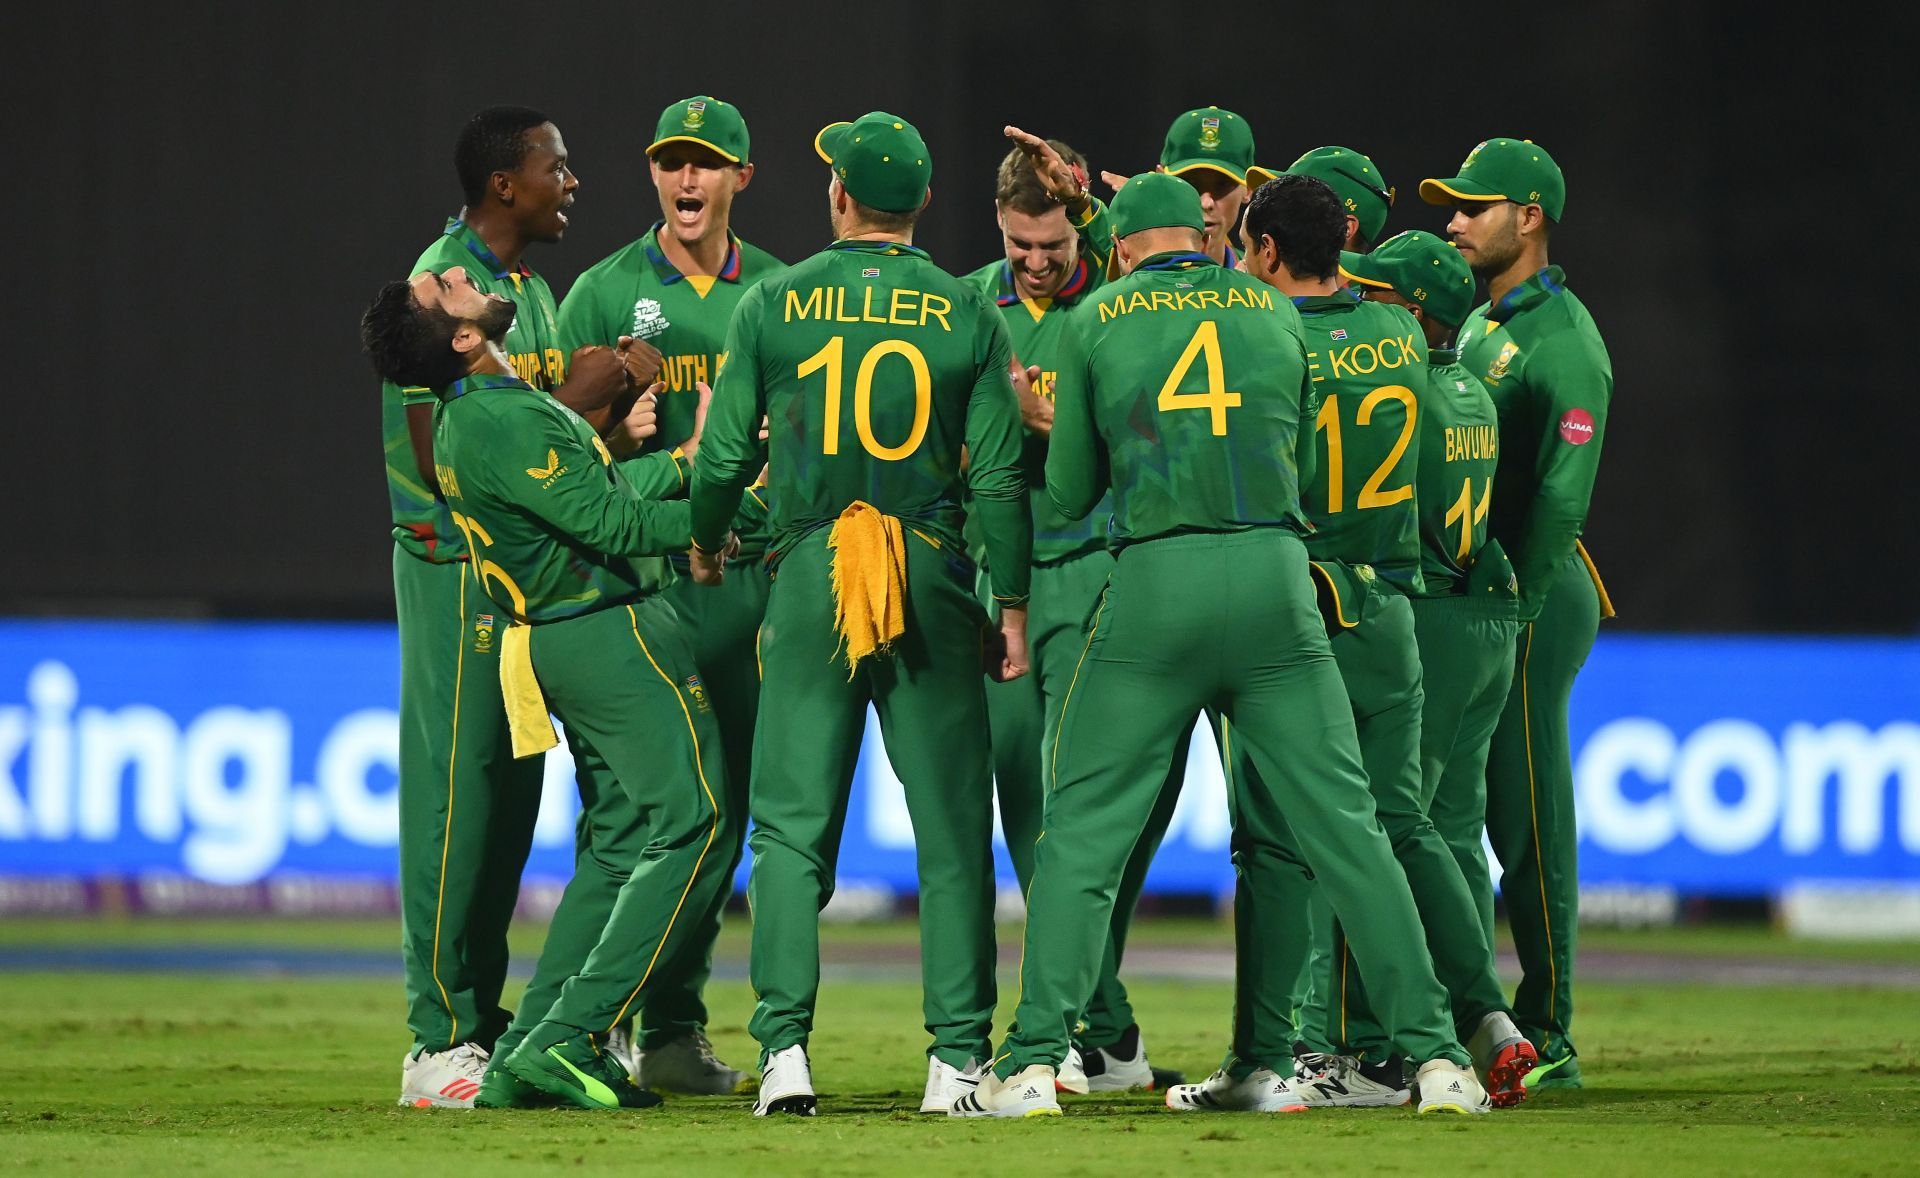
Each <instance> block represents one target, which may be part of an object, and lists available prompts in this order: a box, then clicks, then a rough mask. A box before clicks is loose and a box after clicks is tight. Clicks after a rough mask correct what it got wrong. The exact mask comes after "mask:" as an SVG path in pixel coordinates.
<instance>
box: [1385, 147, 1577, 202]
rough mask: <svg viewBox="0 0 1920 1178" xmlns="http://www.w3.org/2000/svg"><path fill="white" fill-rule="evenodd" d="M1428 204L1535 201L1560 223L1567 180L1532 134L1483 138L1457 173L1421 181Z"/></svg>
mask: <svg viewBox="0 0 1920 1178" xmlns="http://www.w3.org/2000/svg"><path fill="white" fill-rule="evenodd" d="M1420 199H1421V200H1424V201H1426V202H1427V203H1428V204H1430V205H1450V204H1458V203H1460V202H1463V201H1466V202H1478V201H1493V200H1510V201H1513V202H1514V203H1516V204H1523V205H1539V206H1540V207H1541V209H1542V210H1544V211H1545V212H1546V214H1547V216H1549V217H1551V218H1553V219H1554V221H1556V222H1558V221H1559V220H1560V214H1561V212H1563V211H1564V210H1565V209H1566V206H1567V179H1566V177H1565V176H1563V175H1561V174H1560V165H1559V164H1556V163H1554V162H1553V157H1552V156H1550V155H1548V154H1547V149H1546V148H1544V147H1541V146H1540V145H1539V144H1537V143H1535V142H1533V141H1532V140H1531V139H1506V138H1499V139H1487V140H1483V141H1482V142H1481V143H1480V144H1479V146H1477V147H1475V148H1474V149H1473V150H1472V151H1470V152H1468V153H1467V158H1466V161H1465V162H1464V163H1462V164H1461V165H1460V174H1459V175H1458V176H1450V177H1448V178H1447V179H1445V180H1431V179H1429V180H1422V181H1420Z"/></svg>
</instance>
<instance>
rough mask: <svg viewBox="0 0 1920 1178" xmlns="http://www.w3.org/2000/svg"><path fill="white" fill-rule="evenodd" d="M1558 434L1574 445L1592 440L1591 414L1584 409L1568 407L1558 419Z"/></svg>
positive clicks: (1580, 444)
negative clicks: (1564, 413)
mask: <svg viewBox="0 0 1920 1178" xmlns="http://www.w3.org/2000/svg"><path fill="white" fill-rule="evenodd" d="M1560 436H1561V437H1563V438H1565V439H1566V440H1567V441H1569V442H1571V443H1572V444H1573V445H1576V446H1584V445H1586V444H1587V443H1588V442H1591V441H1593V414H1591V413H1588V412H1587V411H1586V410H1585V409H1569V410H1567V412H1566V415H1565V416H1563V417H1562V418H1561V419H1560Z"/></svg>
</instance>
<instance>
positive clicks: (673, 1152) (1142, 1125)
mask: <svg viewBox="0 0 1920 1178" xmlns="http://www.w3.org/2000/svg"><path fill="white" fill-rule="evenodd" d="M743 924H744V922H741V921H736V922H734V925H733V927H732V928H731V929H730V930H729V933H728V935H727V937H726V939H725V943H724V944H723V946H722V952H721V958H722V960H721V966H722V969H721V973H722V974H723V975H724V977H723V980H720V981H717V982H716V983H715V985H714V987H713V993H712V995H711V998H712V1000H713V1006H714V1026H713V1038H714V1040H715V1044H716V1046H717V1047H718V1049H719V1052H720V1055H721V1056H722V1058H725V1059H728V1060H731V1061H733V1062H734V1063H735V1064H736V1065H744V1064H747V1063H749V1062H751V1060H752V1059H753V1056H754V1049H753V1047H752V1045H751V1043H750V1041H749V1039H748V1037H747V1034H746V1030H745V1024H746V1019H747V1015H748V1013H749V1004H750V1001H751V998H750V995H749V994H748V992H747V987H746V986H745V984H744V983H743V982H741V981H739V980H738V978H739V967H740V964H741V962H742V959H743V956H744V954H743V950H744V939H743V936H742V934H741V931H740V930H741V927H742V926H743ZM523 935H525V936H526V937H527V938H528V941H529V942H530V943H531V942H534V941H537V930H527V932H526V933H525V934H523ZM912 935H913V933H912V928H911V926H900V925H888V926H878V927H875V926H859V927H843V928H830V929H829V930H828V934H827V956H828V958H829V961H830V962H834V963H838V964H835V965H831V966H830V967H829V970H828V975H827V977H828V980H827V984H826V986H825V987H824V988H823V992H822V1005H821V1009H820V1012H819V1025H818V1031H817V1033H816V1036H815V1040H814V1047H813V1057H814V1075H815V1082H816V1083H817V1084H818V1085H819V1086H820V1089H821V1096H822V1099H821V1115H820V1116H819V1117H817V1118H815V1119H813V1120H811V1121H801V1120H777V1121H771V1122H770V1121H766V1120H756V1119H755V1118H753V1117H752V1116H751V1115H749V1106H748V1103H747V1102H746V1101H744V1100H740V1099H737V1098H735V1099H721V1098H688V1097H670V1098H669V1103H668V1104H667V1105H666V1106H665V1107H664V1108H661V1109H656V1110H651V1111H647V1112H641V1113H632V1114H616V1113H587V1112H562V1111H537V1112H500V1113H466V1112H457V1111H444V1110H436V1111H420V1110H410V1109H401V1108H398V1107H396V1106H395V1104H394V1103H393V1101H394V1096H395V1095H396V1090H397V1079H398V1067H397V1064H398V1062H399V1059H400V1056H401V1055H402V1053H403V1052H404V1051H405V1049H406V1047H407V1037H406V1032H405V1030H404V1028H403V1027H402V1026H401V1023H400V1018H401V1005H402V1003H401V995H400V989H399V983H398V980H397V978H388V977H354V976H347V977H325V978H321V977H298V976H236V975H234V974H232V973H226V974H215V973H196V972H33V971H24V972H12V973H6V974H0V986H4V994H5V999H6V1000H5V1002H4V1004H3V1005H0V1044H4V1046H0V1141H4V1146H3V1147H0V1168H14V1167H19V1168H22V1169H32V1170H36V1171H39V1172H44V1173H52V1174H66V1173H105V1172H109V1171H114V1172H129V1171H130V1172H132V1173H134V1174H135V1175H138V1176H140V1178H145V1176H146V1175H149V1174H171V1173H183V1172H192V1173H194V1174H195V1175H204V1176H207V1178H212V1176H217V1175H226V1174H245V1175H248V1176H249V1178H260V1176H261V1175H265V1174H272V1175H276V1176H278V1175H285V1174H363V1173H364V1174H392V1173H408V1172H414V1173H420V1174H441V1173H447V1172H450V1171H454V1172H459V1173H462V1174H465V1175H481V1174H493V1173H510V1174H514V1175H528V1174H542V1173H567V1174H580V1173H590V1172H601V1171H605V1172H614V1171H616V1170H620V1171H633V1170H635V1169H661V1170H665V1171H667V1172H670V1173H683V1174H705V1173H727V1174H739V1173H742V1172H743V1171H746V1172H754V1173H764V1174H777V1175H779V1176H780V1178H786V1176H788V1175H799V1174H883V1175H889V1176H891V1175H897V1174H899V1173H901V1172H902V1171H903V1170H906V1169H908V1168H911V1167H920V1168H924V1169H927V1170H935V1169H937V1170H939V1171H941V1172H955V1171H965V1172H970V1173H988V1172H996V1171H1005V1170H1011V1169H1013V1168H1015V1167H1018V1168H1019V1169H1021V1170H1033V1171H1034V1172H1036V1173H1039V1174H1044V1175H1047V1176H1049V1178H1051V1176H1053V1175H1068V1174H1082V1173H1084V1174H1100V1175H1112V1174H1155V1173H1159V1174H1164V1173H1170V1172H1173V1171H1176V1170H1180V1169H1192V1168H1195V1167H1200V1166H1205V1167H1208V1168H1215V1167H1240V1168H1244V1169H1245V1170H1246V1171H1247V1172H1252V1171H1253V1170H1255V1169H1256V1168H1258V1169H1262V1170H1264V1169H1271V1168H1276V1167H1285V1168H1288V1169H1294V1168H1299V1167H1304V1166H1309V1165H1315V1166H1327V1165H1335V1166H1339V1165H1353V1166H1358V1167H1362V1168H1364V1169H1365V1170H1367V1171H1368V1172H1371V1173H1380V1172H1395V1171H1408V1172H1413V1171H1416V1170H1417V1171H1418V1172H1422V1173H1456V1172H1457V1173H1468V1172H1472V1173H1477V1174H1485V1173H1487V1172H1489V1171H1490V1170H1491V1171H1495V1172H1498V1171H1501V1170H1509V1169H1512V1170H1519V1171H1523V1172H1538V1171H1543V1170H1562V1169H1565V1170H1572V1171H1574V1172H1579V1173H1592V1174H1640V1173H1645V1174H1654V1173H1660V1174H1674V1173H1684V1174H1690V1175H1691V1174H1723V1173H1724V1174H1736V1173H1756V1172H1763V1171H1769V1172H1779V1171H1784V1172H1796V1173H1809V1174H1818V1175H1820V1178H1827V1176H1830V1175H1846V1174H1891V1173H1914V1172H1916V1169H1920V990H1915V989H1912V988H1864V987H1852V988H1834V987H1827V986H1813V985H1809V986H1793V987H1779V986H1769V987H1755V986H1722V985H1708V984H1701V983H1697V982H1695V983H1683V984H1647V983H1618V982H1591V983H1588V984H1585V985H1583V987H1582V991H1581V1000H1582V1006H1581V1013H1580V1023H1579V1031H1580V1043H1581V1049H1582V1057H1581V1058H1582V1063H1583V1065H1584V1067H1585V1071H1586V1074H1587V1080H1588V1087H1587V1088H1586V1089H1584V1090H1582V1091H1578V1092H1547V1093H1542V1094H1540V1095H1538V1096H1536V1097H1534V1098H1533V1099H1532V1100H1530V1101H1529V1102H1528V1103H1527V1105H1525V1106H1524V1107H1523V1108H1521V1109H1519V1110H1516V1111H1513V1112H1508V1113H1499V1114H1495V1115H1493V1116H1490V1117H1487V1118H1474V1119H1472V1120H1464V1119H1453V1118H1448V1119H1444V1120H1441V1119H1436V1118H1426V1119H1422V1118H1417V1117H1415V1116H1413V1115H1412V1114H1411V1113H1410V1111H1408V1110H1405V1109H1387V1110H1350V1111H1326V1112H1315V1113H1307V1114H1300V1115H1295V1116H1286V1117H1257V1116H1250V1115H1236V1114H1185V1115H1182V1114H1175V1113H1171V1112H1168V1111H1167V1110H1166V1109H1165V1108H1163V1107H1161V1105H1160V1102H1159V1097H1158V1096H1157V1095H1155V1094H1140V1095H1137V1096H1128V1097H1124V1098H1115V1099H1104V1098H1092V1097H1078V1098H1068V1099H1067V1113H1068V1115H1067V1116H1066V1117H1064V1118H1061V1119H1059V1120H1045V1121H1035V1122H1012V1123H981V1122H975V1121H959V1122H949V1121H947V1120H945V1119H943V1118H923V1117H921V1116H920V1115H919V1114H918V1113H917V1112H915V1111H914V1109H915V1108H916V1107H917V1105H918V1101H919V1090H920V1085H921V1082H922V1081H923V1079H924V1076H925V1065H924V1063H923V1062H922V1057H921V1053H922V1052H923V1051H924V1049H925V1039H924V1035H923V1033H922V1032H921V1030H920V1027H919V1021H920V1018H919V1010H918V1005H919V1003H918V994H917V987H916V986H915V985H914V984H913V982H912V981H911V970H912V966H911V937H912ZM1697 940H1698V941H1699V944H1698V945H1697V946H1694V945H1688V944H1687V943H1686V941H1687V935H1686V934H1685V933H1680V932H1667V933H1661V934H1658V935H1657V936H1654V937H1652V938H1641V937H1639V936H1638V935H1630V934H1611V935H1607V936H1599V935H1596V936H1592V937H1587V938H1585V939H1584V940H1583V948H1587V949H1589V950H1591V949H1593V948H1594V946H1595V945H1596V943H1597V944H1598V945H1600V946H1605V947H1608V948H1611V949H1616V950H1629V951H1630V950H1632V949H1633V948H1634V947H1636V946H1646V947H1649V948H1653V949H1660V950H1674V951H1687V952H1692V951H1694V950H1695V949H1697V950H1698V951H1699V953H1700V954H1701V956H1703V957H1707V958H1711V957H1714V956H1722V955H1729V954H1740V955H1744V956H1749V957H1754V958H1772V957H1777V958H1778V959H1780V960H1783V961H1794V960H1806V959H1807V958H1806V955H1805V954H1804V951H1803V949H1802V948H1800V947H1797V946H1793V945H1791V944H1789V943H1787V942H1783V941H1780V940H1778V939H1775V938H1773V937H1771V936H1769V935H1767V934H1765V933H1759V932H1747V931H1721V930H1715V931H1714V932H1713V933H1712V934H1711V935H1704V936H1702V937H1699V938H1697ZM394 941H395V934H394V930H393V928H392V926H391V925H389V924H386V923H384V922H356V923H349V924H336V923H331V922H298V921H294V922H287V921H282V922H274V923H268V922H258V921H195V922H181V921H148V922H143V923H119V922H73V921H33V920H13V921H8V922H6V924H5V925H4V926H0V948H5V949H10V950H18V949H21V948H23V947H32V946H50V947H72V946H75V945H85V946H87V947H90V948H99V947H102V946H112V945H132V946H141V945H145V946H153V945H172V946H179V945H182V944H202V945H215V944H226V945H235V944H242V945H246V944H256V945H262V946H286V947H305V948H308V949H312V948H315V947H324V946H333V945H337V946H339V947H340V948H341V949H342V950H344V951H360V950H366V949H374V950H378V949H383V948H387V947H390V946H392V945H393V944H394ZM1137 943H1138V944H1139V945H1140V946H1141V947H1142V948H1143V949H1152V948H1155V947H1158V948H1163V949H1164V948H1179V949H1187V948H1192V949H1194V950H1198V951H1208V952H1211V951H1217V950H1218V949H1220V948H1221V947H1222V946H1224V945H1225V943H1226V941H1225V930H1224V929H1222V928H1221V927H1220V926H1218V925H1215V924H1212V923H1208V922H1177V923H1173V922H1166V923H1144V924H1143V925H1142V927H1141V929H1140V930H1139V932H1138V934H1137ZM1819 957H1820V958H1821V959H1834V958H1839V959H1843V960H1847V959H1850V960H1857V961H1862V962H1885V961H1890V960H1891V961H1899V960H1906V961H1911V960H1912V959H1913V957H1914V951H1913V947H1912V946H1910V945H1909V946H1903V947H1897V948H1894V949H1892V950H1889V949H1887V948H1886V947H1877V948H1868V947H1848V946H1842V947H1833V948H1823V949H1822V950H1820V951H1819ZM516 988H517V987H516ZM1132 988H1133V991H1134V996H1135V1003H1136V1007H1137V1009H1138V1011H1139V1013H1140V1018H1141V1023H1142V1025H1143V1026H1144V1027H1145V1028H1146V1029H1147V1035H1148V1041H1149V1043H1150V1045H1151V1047H1152V1049H1153V1056H1154V1060H1155V1062H1156V1063H1158V1064H1160V1065H1162V1066H1172V1067H1179V1068H1182V1069H1185V1070H1186V1071H1187V1072H1188V1073H1189V1075H1190V1076H1191V1077H1192V1078H1196V1079H1197V1078H1199V1077H1200V1076H1201V1075H1204V1074H1205V1073H1206V1072H1207V1071H1209V1070H1210V1069H1211V1068H1212V1067H1213V1066H1214V1064H1215V1063H1216V1062H1217V1061H1218V1057H1219V1055H1220V1053H1221V1050H1222V1048H1223V1047H1224V1042H1225V1034H1226V1026H1227V1012H1228V989H1227V986H1226V985H1225V984H1224V983H1222V982H1219V981H1181V980H1176V979H1172V978H1167V977H1155V978H1142V979H1139V980H1137V981H1136V982H1134V983H1133V987H1132ZM1013 990H1014V986H1013V979H1012V977H1011V974H1010V972H1009V973H1007V974H1003V991H1004V993H1006V994H1007V996H1008V997H1009V999H1010V998H1011V997H1012V995H1013ZM1007 1013H1008V1011H1007V1010H1006V1009H1005V1008H1003V1010H1002V1018H1003V1020H1004V1017H1005V1015H1006V1014H1007Z"/></svg>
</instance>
